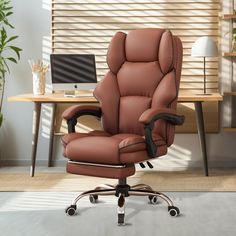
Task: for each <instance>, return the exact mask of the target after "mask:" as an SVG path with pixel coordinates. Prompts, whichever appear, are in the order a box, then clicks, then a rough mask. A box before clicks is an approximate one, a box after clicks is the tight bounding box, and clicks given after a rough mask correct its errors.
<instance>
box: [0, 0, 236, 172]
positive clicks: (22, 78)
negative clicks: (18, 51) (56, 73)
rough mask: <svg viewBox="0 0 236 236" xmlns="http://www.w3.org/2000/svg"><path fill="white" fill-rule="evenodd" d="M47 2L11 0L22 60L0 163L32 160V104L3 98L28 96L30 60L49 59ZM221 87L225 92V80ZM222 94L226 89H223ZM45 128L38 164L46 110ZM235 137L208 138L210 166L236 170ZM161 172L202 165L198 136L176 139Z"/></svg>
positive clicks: (0, 141)
mask: <svg viewBox="0 0 236 236" xmlns="http://www.w3.org/2000/svg"><path fill="white" fill-rule="evenodd" d="M47 2H50V0H44V1H42V0H34V1H32V0H20V1H18V0H14V1H13V5H14V16H12V18H11V21H12V23H13V25H15V32H16V34H17V35H19V39H18V40H17V45H18V46H19V47H21V48H22V49H23V52H22V55H21V60H20V62H19V63H18V64H17V65H12V66H11V75H9V76H7V83H6V94H5V99H4V108H3V112H4V116H5V120H4V124H3V126H2V128H1V130H0V160H1V163H2V165H3V164H29V161H30V157H31V130H32V110H33V104H32V103H23V102H8V101H7V97H8V96H12V95H16V94H21V93H30V92H31V91H32V79H31V71H30V68H29V65H28V62H27V60H28V59H38V58H42V57H43V58H44V59H47V56H48V53H49V52H50V48H49V45H50V42H48V38H49V36H50V21H51V16H50V9H49V4H48V3H47ZM223 87H227V82H225V81H224V84H223ZM223 90H224V88H223ZM221 110H222V111H223V112H222V117H223V120H227V116H228V113H227V112H225V111H226V110H227V107H226V106H224V107H222V109H221ZM42 113H43V114H42V115H43V122H42V123H43V129H41V131H40V139H39V146H38V155H37V160H41V161H42V162H43V161H45V163H46V160H47V157H48V141H49V140H48V124H49V118H50V106H45V107H44V108H43V111H42ZM235 143H236V133H224V132H220V133H219V134H210V135H207V144H208V153H209V162H210V165H212V166H233V165H234V166H236V156H235V152H236V145H235ZM61 153H62V150H61V145H60V142H59V140H58V139H57V140H56V146H55V159H56V160H59V161H61V160H62V161H64V158H63V157H62V154H61ZM155 164H157V165H158V166H159V167H166V166H168V167H169V166H172V167H188V166H201V165H202V159H201V150H200V146H199V141H198V137H197V135H196V134H188V135H187V134H179V135H176V139H175V144H174V145H173V146H172V147H171V148H170V150H169V155H168V157H164V158H160V160H158V161H155Z"/></svg>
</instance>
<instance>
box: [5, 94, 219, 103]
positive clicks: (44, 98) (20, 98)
mask: <svg viewBox="0 0 236 236" xmlns="http://www.w3.org/2000/svg"><path fill="white" fill-rule="evenodd" d="M222 100H223V96H222V95H221V94H220V93H212V94H210V95H204V94H195V93H190V92H180V93H179V97H178V102H198V101H199V102H207V101H209V102H210V101H213V102H214V101H215V102H216V101H222ZM8 101H10V102H42V103H96V102H97V100H96V99H95V98H94V97H64V95H63V94H58V93H48V94H44V95H33V94H20V95H16V96H11V97H8Z"/></svg>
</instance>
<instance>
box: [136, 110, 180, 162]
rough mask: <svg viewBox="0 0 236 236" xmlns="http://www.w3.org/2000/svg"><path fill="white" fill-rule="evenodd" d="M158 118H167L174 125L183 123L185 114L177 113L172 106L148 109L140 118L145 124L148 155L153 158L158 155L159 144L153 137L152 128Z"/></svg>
mask: <svg viewBox="0 0 236 236" xmlns="http://www.w3.org/2000/svg"><path fill="white" fill-rule="evenodd" d="M158 120H165V121H167V122H169V123H171V124H173V125H182V124H183V123H184V116H179V115H177V114H176V112H175V110H173V109H171V108H162V109H152V108H151V109H148V110H146V111H145V112H143V114H142V115H141V116H140V118H139V122H141V123H143V124H144V132H145V141H146V145H147V152H148V155H149V156H150V157H152V158H154V157H155V156H156V151H157V146H156V144H155V143H154V141H153V138H152V130H153V127H154V123H155V122H156V121H158Z"/></svg>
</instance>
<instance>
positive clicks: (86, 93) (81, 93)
mask: <svg viewBox="0 0 236 236" xmlns="http://www.w3.org/2000/svg"><path fill="white" fill-rule="evenodd" d="M64 97H73V98H76V97H93V90H64Z"/></svg>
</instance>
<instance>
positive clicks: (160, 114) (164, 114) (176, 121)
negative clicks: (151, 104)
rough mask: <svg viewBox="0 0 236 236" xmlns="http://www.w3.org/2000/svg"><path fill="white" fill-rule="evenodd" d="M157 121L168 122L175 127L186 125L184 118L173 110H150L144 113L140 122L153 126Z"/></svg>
mask: <svg viewBox="0 0 236 236" xmlns="http://www.w3.org/2000/svg"><path fill="white" fill-rule="evenodd" d="M157 120H166V121H168V122H170V123H171V124H173V125H182V124H183V123H184V116H179V115H177V114H176V111H175V110H174V109H171V108H161V109H152V108H150V109H148V110H146V111H145V112H143V113H142V115H141V116H140V118H139V122H141V123H143V124H145V125H146V124H151V123H153V122H155V121H157Z"/></svg>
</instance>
